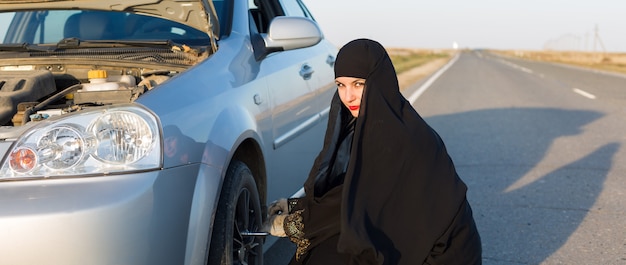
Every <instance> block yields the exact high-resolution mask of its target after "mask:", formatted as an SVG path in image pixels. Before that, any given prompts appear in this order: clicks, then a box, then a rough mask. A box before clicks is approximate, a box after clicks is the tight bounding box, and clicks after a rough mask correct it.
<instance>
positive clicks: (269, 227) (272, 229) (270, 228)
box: [263, 198, 289, 237]
mask: <svg viewBox="0 0 626 265" xmlns="http://www.w3.org/2000/svg"><path fill="white" fill-rule="evenodd" d="M288 207H289V206H288V205H287V199H285V198H282V199H279V200H277V201H274V202H272V203H271V204H270V207H269V209H268V211H267V216H268V217H267V220H266V221H265V223H264V224H263V231H264V232H269V233H270V234H271V235H273V236H277V237H286V236H287V235H286V234H285V229H284V228H283V223H284V221H285V217H287V215H289V208H288Z"/></svg>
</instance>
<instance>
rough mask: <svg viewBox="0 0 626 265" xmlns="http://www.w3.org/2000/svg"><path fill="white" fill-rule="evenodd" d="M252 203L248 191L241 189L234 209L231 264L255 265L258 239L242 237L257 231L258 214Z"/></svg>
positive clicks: (259, 247)
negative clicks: (246, 233)
mask: <svg viewBox="0 0 626 265" xmlns="http://www.w3.org/2000/svg"><path fill="white" fill-rule="evenodd" d="M254 205H255V204H254V201H253V198H252V196H251V195H250V191H249V190H248V189H242V191H241V192H240V193H239V197H238V198H237V208H236V209H235V224H234V225H235V227H234V234H233V263H234V264H240V265H253V264H256V260H257V257H259V254H260V252H261V251H263V250H262V249H261V243H260V242H259V241H260V239H258V238H256V237H254V236H244V235H242V233H245V232H256V231H258V228H259V227H258V224H260V220H258V217H257V215H258V212H257V211H259V210H260V209H254Z"/></svg>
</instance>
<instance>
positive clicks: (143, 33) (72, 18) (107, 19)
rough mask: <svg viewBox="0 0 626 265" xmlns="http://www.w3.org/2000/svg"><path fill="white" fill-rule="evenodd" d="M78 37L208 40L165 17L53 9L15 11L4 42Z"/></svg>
mask: <svg viewBox="0 0 626 265" xmlns="http://www.w3.org/2000/svg"><path fill="white" fill-rule="evenodd" d="M64 38H79V39H81V40H132V39H136V40H163V39H168V40H175V41H181V42H183V43H184V42H185V41H186V40H207V39H208V35H207V33H205V32H202V31H199V30H196V29H194V28H192V27H189V26H187V25H184V24H180V23H177V22H173V21H169V20H166V19H162V18H158V17H151V16H143V15H137V14H133V13H126V12H108V11H78V10H52V11H27V12H16V13H15V15H14V16H13V19H12V21H11V23H10V25H9V26H8V27H7V29H6V36H5V38H4V43H31V44H55V43H58V42H59V41H60V40H62V39H64Z"/></svg>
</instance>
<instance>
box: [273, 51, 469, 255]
mask: <svg viewBox="0 0 626 265" xmlns="http://www.w3.org/2000/svg"><path fill="white" fill-rule="evenodd" d="M335 78H336V79H335V82H336V84H337V93H336V94H335V96H334V98H333V100H332V102H331V109H330V114H329V121H328V128H327V131H326V135H325V138H324V147H323V149H322V151H321V152H320V154H319V155H318V157H317V158H316V160H315V163H314V166H313V168H312V170H311V172H310V174H309V177H308V179H307V181H306V182H305V184H304V189H305V193H306V195H305V197H303V198H298V199H289V200H288V201H287V200H280V201H278V202H276V203H274V204H272V205H271V206H270V209H269V213H270V215H271V216H270V219H269V220H270V223H271V224H273V225H272V227H271V229H268V230H271V234H273V235H276V236H285V235H286V236H289V238H290V239H291V241H293V242H294V243H296V245H297V250H296V253H295V255H294V257H293V258H292V261H291V263H290V264H323V265H330V264H463V265H466V264H481V242H480V236H479V234H478V231H477V229H476V225H475V223H474V219H473V217H472V210H471V208H470V205H469V204H468V202H467V200H466V197H465V195H466V191H467V187H466V185H465V184H464V183H463V181H461V179H460V178H459V177H458V175H457V173H456V170H455V168H454V165H453V163H452V160H451V159H450V157H449V156H448V154H447V151H446V148H445V146H444V143H443V142H442V140H441V138H440V137H439V135H438V134H437V133H436V132H435V131H434V130H433V129H432V128H431V127H430V126H428V124H426V122H425V121H424V120H423V119H422V118H421V117H420V116H419V114H418V113H417V112H416V111H415V109H413V107H412V106H411V104H410V103H409V102H407V100H406V99H405V98H404V97H403V96H402V94H400V90H399V88H398V80H397V76H396V73H395V69H394V68H393V65H392V63H391V60H390V58H389V55H388V54H387V52H386V51H385V49H384V48H383V46H381V45H380V44H379V43H377V42H375V41H372V40H368V39H357V40H354V41H351V42H349V43H348V44H346V45H345V46H344V47H342V48H341V49H340V50H339V53H338V55H337V61H336V62H335ZM283 230H284V231H283Z"/></svg>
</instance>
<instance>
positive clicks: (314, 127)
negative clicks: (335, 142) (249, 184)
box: [252, 0, 334, 200]
mask: <svg viewBox="0 0 626 265" xmlns="http://www.w3.org/2000/svg"><path fill="white" fill-rule="evenodd" d="M268 2H271V1H259V2H258V3H261V4H268ZM273 3H274V4H278V3H280V4H281V9H282V12H275V13H274V14H277V15H288V16H299V17H309V18H310V16H308V15H307V13H306V12H305V9H303V7H302V6H301V5H300V3H299V2H297V1H296V0H280V1H274V2H273ZM254 7H256V6H254ZM254 7H253V8H254ZM261 8H263V7H261ZM265 8H267V6H265ZM273 9H274V10H276V8H273ZM256 12H257V11H254V12H252V13H253V16H254V14H255V13H256ZM269 13H270V15H267V13H264V15H265V16H271V12H269ZM266 21H268V22H269V21H271V19H266ZM257 23H258V24H263V21H261V22H260V23H259V22H257ZM259 31H260V32H262V31H263V28H262V27H260V30H259ZM328 45H329V44H328V43H327V42H326V41H322V42H321V43H319V44H317V45H314V46H312V47H309V48H303V49H296V50H289V51H282V52H275V53H272V54H270V55H268V56H267V57H266V58H264V59H263V60H262V62H261V69H262V72H265V73H268V74H267V76H266V77H265V78H266V80H267V84H268V87H269V93H270V99H269V101H270V104H271V106H272V111H271V113H272V114H271V115H272V135H273V141H272V142H271V143H266V148H270V149H272V150H273V151H272V153H271V154H270V157H268V160H267V161H268V169H267V171H268V176H269V177H268V193H269V194H268V199H270V200H272V199H275V198H278V197H286V196H290V195H291V194H293V193H295V192H296V191H297V190H299V189H300V188H301V187H302V184H303V182H304V180H305V179H306V176H307V175H308V171H309V170H310V167H311V166H312V164H313V160H314V158H315V156H316V155H317V153H318V152H319V150H320V149H321V147H322V141H323V136H324V129H325V127H326V122H325V119H324V118H325V116H324V115H323V113H327V109H328V106H329V104H330V97H328V98H327V99H323V100H322V99H320V95H321V94H322V91H325V93H326V94H328V92H329V91H330V90H332V87H333V84H334V82H333V68H332V67H333V63H334V54H332V52H330V51H332V49H329V47H328ZM326 116H327V115H326ZM268 145H271V146H268Z"/></svg>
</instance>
